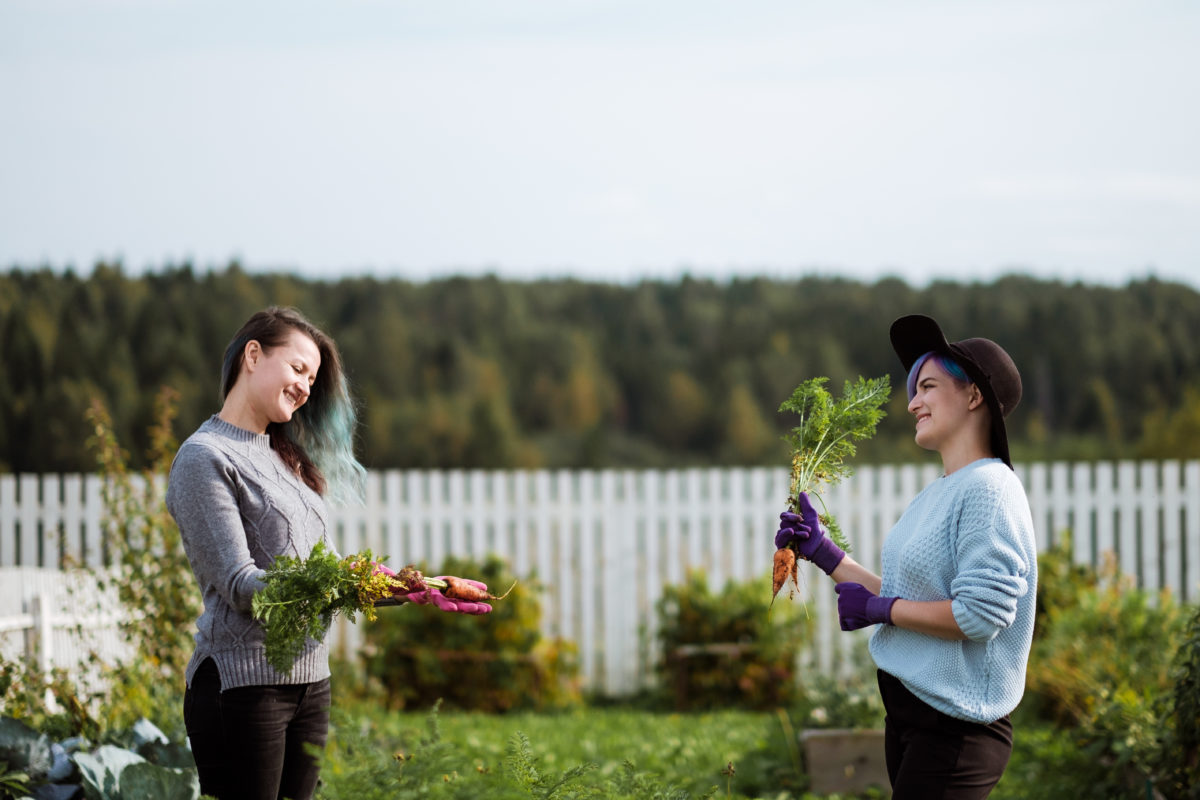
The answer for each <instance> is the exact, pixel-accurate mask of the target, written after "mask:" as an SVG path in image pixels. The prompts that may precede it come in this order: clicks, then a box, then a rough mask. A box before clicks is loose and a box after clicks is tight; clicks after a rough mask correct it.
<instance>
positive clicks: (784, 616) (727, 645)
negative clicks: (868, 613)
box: [656, 571, 806, 710]
mask: <svg viewBox="0 0 1200 800" xmlns="http://www.w3.org/2000/svg"><path fill="white" fill-rule="evenodd" d="M770 586H771V582H770V578H769V577H768V578H765V579H759V580H752V581H742V582H739V581H728V582H726V584H725V586H724V587H723V588H722V589H721V590H720V591H713V590H712V589H711V588H710V587H709V585H708V578H707V577H706V576H705V574H704V573H703V572H701V571H693V572H691V573H690V574H689V575H688V577H687V580H686V581H685V582H684V583H682V584H678V585H674V586H667V587H665V588H664V590H663V596H662V598H661V599H660V600H659V602H658V608H657V613H658V640H659V644H660V646H661V656H660V658H659V662H658V664H657V667H656V669H657V673H658V677H659V679H660V683H661V685H662V686H663V688H664V690H665V691H667V692H669V693H670V694H671V697H672V701H673V703H674V705H675V707H676V708H678V709H680V710H696V709H710V708H728V707H737V708H755V709H765V708H776V707H779V706H787V705H788V704H790V703H791V702H793V701H794V700H795V699H796V691H797V689H796V687H797V683H798V682H797V680H796V659H797V654H798V653H799V649H800V643H801V641H802V637H803V635H804V631H805V629H806V625H805V624H804V619H803V618H802V617H801V616H800V611H799V608H800V606H799V604H794V603H780V604H779V605H778V606H776V607H775V609H774V610H773V611H772V613H771V614H770V615H768V614H767V613H766V611H765V610H764V608H763V601H762V598H763V597H764V596H766V595H767V594H768V593H769V591H770Z"/></svg>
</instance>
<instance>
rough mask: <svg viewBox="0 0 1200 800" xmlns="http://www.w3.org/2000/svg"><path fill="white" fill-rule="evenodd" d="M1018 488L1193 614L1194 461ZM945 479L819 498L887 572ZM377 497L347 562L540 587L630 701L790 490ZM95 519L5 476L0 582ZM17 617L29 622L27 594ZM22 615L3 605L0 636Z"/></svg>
mask: <svg viewBox="0 0 1200 800" xmlns="http://www.w3.org/2000/svg"><path fill="white" fill-rule="evenodd" d="M1017 472H1018V475H1019V476H1020V477H1021V480H1022V481H1023V483H1024V484H1025V487H1026V490H1027V493H1028V495H1029V500H1030V505H1031V506H1032V508H1033V513H1034V520H1035V523H1036V529H1037V537H1038V544H1039V546H1040V547H1042V548H1045V547H1047V546H1049V545H1051V544H1053V543H1055V542H1056V541H1058V540H1061V538H1062V537H1063V536H1064V535H1065V532H1066V531H1068V530H1071V531H1073V536H1072V543H1073V544H1072V546H1073V552H1074V558H1075V560H1076V561H1077V562H1079V563H1086V564H1091V565H1098V564H1099V563H1100V562H1101V561H1102V559H1103V558H1104V557H1105V554H1108V553H1111V554H1113V555H1114V556H1115V557H1116V559H1117V563H1118V564H1119V566H1120V568H1121V570H1122V571H1123V572H1124V573H1126V574H1127V575H1130V576H1133V577H1134V578H1136V580H1137V582H1138V585H1140V586H1142V587H1145V588H1154V589H1160V588H1162V589H1169V590H1171V591H1172V592H1173V593H1174V594H1175V596H1176V597H1178V598H1180V599H1182V600H1184V601H1187V602H1196V601H1197V600H1200V461H1187V462H1176V461H1168V462H1119V463H1107V462H1102V463H1049V464H1040V463H1036V464H1029V465H1024V464H1018V465H1017ZM937 474H938V470H937V468H936V466H934V465H933V464H926V465H904V466H882V467H860V468H859V469H858V470H857V471H856V472H855V474H854V475H853V476H852V477H851V478H849V479H848V480H846V481H844V482H843V483H841V484H839V485H838V486H835V487H833V488H832V489H831V490H830V491H829V492H828V493H827V494H826V501H827V503H828V505H829V507H830V509H831V510H832V511H833V512H834V513H835V514H836V515H837V516H838V518H839V520H840V522H841V524H842V527H843V528H844V530H845V531H846V533H847V536H848V537H849V538H850V540H851V542H852V544H853V548H854V555H855V557H856V558H857V559H858V560H860V561H862V562H863V563H865V564H867V565H869V566H871V567H872V568H875V569H877V568H878V564H879V546H880V543H881V541H882V539H883V537H884V535H885V534H886V533H887V530H888V529H889V528H890V527H891V525H892V524H893V523H894V522H895V520H896V519H897V518H898V517H899V516H900V513H901V512H902V511H903V509H904V507H905V506H906V504H907V503H908V501H909V500H910V499H911V498H912V497H913V496H914V495H915V494H916V493H917V492H918V491H919V490H920V489H921V487H923V486H924V485H926V484H927V483H928V482H929V481H931V480H933V479H934V478H936V477H937ZM367 490H368V500H367V503H366V505H365V506H364V507H361V508H350V509H335V512H334V516H335V519H336V524H337V540H338V544H339V546H340V548H341V550H342V552H353V551H357V550H360V549H362V548H364V547H370V548H371V549H372V550H373V551H375V552H376V553H378V554H388V555H389V562H390V563H392V564H403V563H421V562H423V563H425V564H428V565H431V566H432V567H433V569H434V570H435V574H436V568H437V565H439V564H440V563H442V561H443V559H444V558H445V557H446V556H448V555H451V554H453V555H460V556H469V557H473V558H478V559H482V558H483V557H485V556H487V555H489V554H496V555H499V556H500V557H502V558H503V559H505V561H506V562H507V563H508V564H509V565H510V566H511V568H512V571H513V573H514V574H515V575H516V576H517V577H518V578H529V577H531V576H536V577H537V579H538V580H539V581H540V583H541V584H542V585H543V586H544V595H543V598H542V600H543V605H542V607H543V621H542V625H543V633H544V634H545V635H546V636H561V637H564V638H567V639H570V640H573V641H574V642H576V643H577V645H578V647H579V652H580V656H581V664H582V671H583V678H584V681H585V684H586V685H587V686H588V687H590V688H592V689H595V690H597V691H600V692H603V693H606V694H613V695H620V694H624V693H628V692H631V691H634V690H636V689H638V688H640V687H643V686H645V685H647V684H648V683H649V682H650V681H651V675H652V670H653V663H654V658H655V657H656V650H655V645H654V642H655V625H656V613H655V604H656V602H657V600H658V599H659V598H660V597H661V594H662V590H663V587H664V586H666V585H670V584H676V583H681V582H682V581H683V580H684V579H685V577H686V574H687V571H688V570H691V569H695V568H700V569H703V570H705V572H706V573H707V575H708V578H709V582H710V585H712V586H715V587H719V586H720V585H722V584H723V583H724V581H726V580H728V579H733V580H739V581H744V580H749V579H753V578H761V577H764V576H765V575H766V574H767V573H768V572H769V569H770V564H771V555H772V553H773V551H774V545H773V541H772V539H773V534H774V531H775V529H776V523H777V521H778V513H779V511H780V510H781V509H782V507H783V505H784V502H785V498H786V496H787V490H788V475H787V472H786V470H784V469H772V468H744V469H743V468H737V469H732V468H720V469H684V470H671V471H632V470H605V471H494V472H484V471H387V472H373V473H370V475H369V480H368V485H367ZM101 505H102V504H101V500H100V480H99V478H97V477H95V476H79V475H66V476H58V475H43V476H38V475H20V476H12V475H6V476H0V577H3V580H4V582H5V583H6V584H7V583H9V582H10V581H14V580H17V578H16V577H15V576H16V575H17V573H18V572H20V570H14V569H9V568H15V567H25V568H28V567H40V568H42V570H50V571H54V570H58V569H59V568H60V567H61V566H62V565H63V564H64V563H65V562H67V561H73V562H75V563H81V564H87V565H99V564H101V563H102V560H103V547H102V541H101V516H102V509H101ZM4 595H6V596H9V597H11V596H12V593H11V592H5V593H4ZM835 599H836V598H835V596H834V593H833V589H832V585H831V584H829V582H828V581H825V580H824V579H823V576H820V575H819V574H818V573H816V572H815V571H810V572H809V574H808V578H807V580H806V582H805V585H804V587H803V588H802V592H801V594H800V595H799V596H798V597H797V599H796V600H795V602H804V603H806V604H807V606H808V612H809V615H810V617H811V619H812V621H813V634H812V638H811V641H810V643H809V646H808V649H807V651H806V658H807V659H809V660H810V661H811V662H812V663H813V664H814V665H815V666H817V667H818V668H820V669H824V670H831V669H838V670H848V669H852V668H853V666H852V663H853V661H854V659H855V658H857V657H859V656H860V655H861V645H862V642H863V640H864V637H865V632H862V631H860V632H856V633H855V634H843V633H841V631H840V630H838V625H837V618H836V611H835ZM8 602H9V604H10V605H11V603H12V602H13V601H12V600H9V601H8ZM20 602H21V603H23V604H24V605H25V606H28V605H29V604H30V602H31V595H30V592H25V593H24V596H23V597H22V599H21V601H20ZM763 602H764V609H765V607H766V602H767V598H766V597H765V596H764V599H763ZM28 613H29V611H28V608H27V607H23V608H11V607H5V606H0V631H3V630H4V629H5V627H6V625H7V626H8V627H9V629H10V630H12V629H14V628H15V627H16V625H15V623H13V622H12V621H11V618H12V617H13V616H14V615H17V616H19V615H28ZM385 613H412V611H411V610H408V609H404V608H403V607H401V608H399V609H387V610H386V612H385ZM43 624H44V623H43ZM361 636H362V630H361V626H349V625H342V626H339V628H338V630H337V631H336V637H337V642H338V646H339V647H341V648H343V650H344V652H347V653H353V652H354V651H355V650H356V648H357V646H358V644H359V643H360V641H361Z"/></svg>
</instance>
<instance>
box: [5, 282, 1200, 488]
mask: <svg viewBox="0 0 1200 800" xmlns="http://www.w3.org/2000/svg"><path fill="white" fill-rule="evenodd" d="M273 304H276V305H290V306H295V307H297V308H299V309H300V310H301V311H303V312H304V313H305V314H306V315H307V316H308V317H309V318H310V319H312V320H313V321H314V322H315V323H317V324H318V325H319V326H321V327H322V328H324V329H325V330H326V331H327V332H329V333H330V334H331V335H332V336H333V337H334V338H335V339H336V340H337V342H338V344H339V346H340V347H341V350H342V355H343V359H344V361H345V364H346V368H347V371H348V374H349V377H350V380H351V385H352V391H353V392H354V394H355V397H356V399H357V400H358V401H359V403H360V405H361V408H360V412H361V420H362V425H361V426H360V431H359V442H358V443H357V446H358V452H359V454H360V457H361V459H362V461H363V463H364V464H365V465H367V466H368V467H369V468H375V469H384V468H397V467H431V468H452V467H453V468H508V467H520V468H531V467H551V468H556V467H610V466H613V467H618V466H619V467H671V466H687V465H701V464H702V465H762V464H765V465H784V464H785V463H786V455H787V454H786V446H785V445H784V444H783V442H782V440H781V438H780V437H781V435H782V433H783V432H784V431H785V430H786V429H787V428H788V427H789V426H790V425H791V424H792V422H793V421H792V420H791V419H789V416H788V415H787V414H781V413H779V412H778V407H779V404H780V403H781V402H782V401H783V400H784V399H785V398H786V397H787V396H788V395H789V394H790V393H791V390H792V389H793V388H794V387H795V386H796V385H797V384H799V383H800V382H801V381H803V380H805V379H807V378H810V377H813V376H817V375H826V376H828V377H829V378H830V380H831V383H830V386H831V387H832V388H833V389H834V390H835V391H840V387H841V385H842V383H843V382H844V381H845V380H847V379H853V378H856V377H857V376H859V375H863V376H867V377H876V376H880V375H883V374H890V375H891V378H892V384H893V387H894V389H893V394H892V401H891V403H890V405H889V410H888V416H887V418H886V419H885V420H884V422H883V424H882V425H881V426H880V429H879V433H878V435H877V436H876V437H875V438H874V439H872V440H871V441H869V442H867V443H865V444H863V445H862V446H861V447H860V458H861V459H863V460H865V461H870V462H877V463H879V462H908V461H914V460H918V459H922V458H926V457H928V456H926V455H924V454H923V453H922V451H920V450H919V449H918V448H917V447H916V446H915V445H914V444H913V443H912V420H911V417H910V416H909V415H908V413H907V412H906V411H905V406H906V398H905V396H904V390H903V381H904V376H903V375H902V374H901V372H900V368H899V363H898V361H897V359H896V357H895V355H894V354H893V353H892V350H891V347H890V345H889V344H888V327H889V325H890V324H891V322H892V320H893V319H895V318H896V317H898V316H901V315H903V314H908V313H927V314H930V315H932V316H934V317H935V318H937V319H938V320H939V322H941V324H942V326H943V329H944V330H946V332H947V333H948V335H949V336H950V337H951V338H952V339H959V338H966V337H968V336H986V337H989V338H992V339H995V340H996V341H998V342H1000V343H1001V344H1002V345H1003V346H1004V347H1005V348H1006V349H1007V350H1008V351H1009V352H1010V353H1011V354H1012V356H1013V358H1014V359H1015V360H1016V362H1017V364H1018V365H1019V367H1020V368H1021V371H1022V375H1023V378H1024V384H1025V396H1024V399H1023V401H1022V403H1021V406H1020V407H1019V408H1018V409H1017V410H1016V411H1015V412H1014V414H1013V416H1012V417H1010V420H1009V431H1010V437H1011V439H1012V444H1013V454H1014V458H1015V459H1018V460H1024V461H1032V460H1049V459H1060V458H1061V459H1072V460H1074V459H1116V458H1130V457H1141V458H1178V457H1196V455H1197V454H1200V345H1198V342H1200V293H1198V292H1197V291H1196V290H1194V289H1192V288H1190V287H1188V286H1186V285H1180V284H1175V283H1167V282H1162V281H1159V280H1156V279H1147V280H1141V281H1135V282H1131V283H1129V284H1127V285H1126V286H1123V287H1105V286H1096V285H1087V284H1081V283H1065V282H1059V281H1051V280H1042V279H1035V278H1032V277H1028V276H1024V275H1010V276H1007V277H1004V278H1001V279H998V280H996V281H993V282H990V283H956V282H937V283H933V284H930V285H929V286H927V287H924V288H916V287H912V286H910V285H908V284H907V283H905V282H904V281H902V280H900V279H896V278H888V279H883V280H879V281H877V282H873V283H864V282H857V281H852V280H844V279H838V278H829V277H802V278H798V279H795V280H781V279H767V278H745V279H734V280H731V281H713V280H706V279H695V278H691V277H683V278H681V279H678V280H673V281H661V280H646V281H642V282H639V283H635V284H611V283H600V282H584V281H578V280H569V279H547V280H538V281H509V280H501V279H499V278H496V277H479V278H464V277H454V278H445V279H438V280H430V281H425V282H410V281H405V280H400V279H389V280H381V279H376V278H371V277H347V278H342V279H338V280H314V279H305V278H300V277H296V276H293V275H288V274H282V273H277V274H257V273H254V274H252V273H248V272H246V271H245V270H243V269H242V268H241V267H240V266H238V265H237V264H231V265H229V266H228V267H226V268H224V269H223V270H210V271H197V270H194V269H193V268H191V267H190V266H186V265H185V266H181V267H168V268H165V269H163V270H160V271H156V272H150V273H146V274H139V275H128V274H126V273H125V272H124V270H123V269H122V268H121V266H120V265H114V264H105V263H101V264H97V265H96V266H95V267H94V268H93V269H92V271H91V274H90V275H87V276H81V275H78V274H76V273H74V272H73V271H70V270H68V271H65V272H64V271H58V270H51V269H48V268H42V269H17V268H13V269H10V270H9V271H8V272H7V273H0V376H2V378H3V380H2V381H0V471H9V472H75V471H89V470H91V469H93V467H94V459H93V456H92V455H91V454H90V450H89V447H88V438H89V436H90V431H89V429H88V424H87V422H86V420H85V415H84V412H85V409H86V408H87V407H88V405H89V403H90V402H91V400H92V399H93V398H98V399H100V400H101V401H102V402H103V403H104V404H105V406H106V407H107V408H108V409H109V411H110V413H111V414H112V418H113V424H114V430H115V431H116V433H117V435H118V436H119V437H120V440H121V441H123V442H129V443H133V448H132V449H133V450H134V452H132V453H131V454H130V455H131V457H132V460H133V462H134V463H135V464H136V463H137V462H138V461H139V460H140V459H141V458H143V456H142V452H141V451H142V450H144V449H145V445H146V444H147V442H146V441H145V437H146V435H147V434H146V431H147V430H148V428H149V426H150V419H151V410H152V404H153V401H154V397H155V395H156V394H157V392H158V389H159V388H160V387H161V386H163V385H169V386H171V387H173V388H175V389H176V390H178V391H179V393H180V396H181V401H180V403H181V405H180V409H179V410H180V413H179V416H178V418H177V420H176V425H177V431H176V433H177V434H178V435H179V436H181V437H182V436H186V435H187V434H188V433H190V432H191V431H192V430H193V429H194V428H195V427H196V426H197V425H198V424H199V423H200V422H201V421H202V420H203V419H205V418H206V417H207V416H208V415H210V414H212V413H214V412H215V411H216V410H218V409H219V398H218V389H219V373H220V361H221V356H222V353H223V351H224V348H225V346H226V344H227V343H228V341H229V339H230V338H231V337H232V335H233V333H234V331H236V330H237V328H238V327H239V326H240V325H241V324H242V323H243V322H244V321H245V319H246V318H247V317H249V315H250V314H252V313H253V312H254V311H256V310H258V309H260V308H263V307H265V306H267V305H273Z"/></svg>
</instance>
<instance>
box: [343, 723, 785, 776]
mask: <svg viewBox="0 0 1200 800" xmlns="http://www.w3.org/2000/svg"><path fill="white" fill-rule="evenodd" d="M431 724H432V727H431ZM785 726H787V727H786V728H785ZM790 726H791V723H790V720H787V719H786V715H781V714H777V713H763V712H746V711H718V712H708V713H696V714H671V713H653V712H645V711H635V710H627V709H587V710H579V711H572V712H563V713H559V714H535V713H515V714H504V715H490V714H479V713H469V712H459V711H440V712H438V713H436V714H433V715H431V714H430V713H429V712H421V713H410V712H404V713H395V712H391V713H389V712H383V711H379V710H377V709H372V708H371V707H369V706H366V705H355V706H354V707H351V708H343V709H341V710H339V711H338V712H336V713H335V718H334V725H333V729H332V736H331V747H330V755H329V758H328V761H327V763H326V766H325V770H324V771H323V780H324V781H325V784H326V786H325V788H324V789H323V792H324V794H323V795H322V797H325V798H330V800H334V798H341V797H346V798H351V797H352V798H354V800H373V797H374V796H375V795H372V794H370V792H372V791H374V790H375V788H377V787H380V786H381V785H382V787H385V789H384V790H385V791H387V792H389V793H388V794H386V795H384V794H379V795H378V796H380V797H383V796H387V797H390V798H392V797H394V798H400V797H407V796H412V797H418V796H421V797H424V796H428V797H458V796H462V797H487V798H496V799H497V800H499V799H500V798H507V797H513V798H520V797H541V796H547V797H549V796H555V797H575V796H589V795H587V791H590V790H593V789H594V790H596V791H597V792H598V794H597V795H596V796H603V797H613V798H617V797H638V798H649V797H654V796H660V797H664V798H666V797H672V798H693V797H704V796H713V797H717V798H725V797H728V798H742V799H743V800H745V799H746V798H771V799H772V800H777V799H778V800H782V798H789V797H792V798H796V797H801V796H802V795H803V789H804V787H805V785H806V784H807V779H806V777H805V775H804V773H803V771H802V768H801V765H800V762H799V760H798V759H799V757H800V756H799V752H798V750H796V749H795V745H794V742H795V741H796V739H795V731H794V730H790ZM522 737H523V739H522ZM523 741H527V743H528V749H527V752H526V753H524V754H522V753H521V752H520V751H521V748H522V746H523V745H522V742H523ZM514 751H516V754H515V755H514ZM525 756H528V759H526V758H525ZM525 760H529V761H531V762H532V763H533V764H534V765H535V767H536V769H537V771H538V774H539V775H545V776H549V779H550V780H551V781H552V780H556V779H558V778H559V777H561V776H563V775H564V774H567V773H569V772H570V771H571V770H573V769H576V768H580V767H586V768H587V771H586V773H585V774H581V775H580V776H578V779H577V781H576V782H575V784H574V786H575V787H576V790H577V791H578V792H580V793H579V794H572V793H562V794H557V795H550V794H546V795H543V794H538V793H537V791H529V790H528V787H523V786H521V785H520V783H521V781H520V780H519V779H517V778H516V777H514V772H515V771H516V769H518V768H520V766H521V764H520V762H523V761H525ZM514 762H517V763H514ZM730 764H732V765H733V774H732V775H728V774H725V773H727V772H728V767H729V765H730ZM364 773H365V774H366V775H370V776H371V777H372V780H370V781H367V782H365V785H363V786H360V785H359V784H362V783H364V781H363V780H362V778H363V777H364ZM380 781H382V784H380ZM397 781H398V782H399V784H400V785H399V786H397V785H396V782H397ZM421 784H424V786H425V791H424V792H423V793H417V791H416V790H417V787H418V786H419V785H421ZM626 789H627V790H629V791H628V792H624V793H623V792H622V790H626ZM405 792H411V793H410V794H405ZM656 792H657V793H658V794H657V795H656V794H655V793H656ZM672 792H674V793H672Z"/></svg>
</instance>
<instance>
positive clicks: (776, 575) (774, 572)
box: [771, 547, 797, 602]
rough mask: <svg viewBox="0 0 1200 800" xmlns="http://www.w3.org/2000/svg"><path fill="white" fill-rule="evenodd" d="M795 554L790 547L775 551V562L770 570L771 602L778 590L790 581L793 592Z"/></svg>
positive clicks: (794, 583) (794, 584)
mask: <svg viewBox="0 0 1200 800" xmlns="http://www.w3.org/2000/svg"><path fill="white" fill-rule="evenodd" d="M796 577H797V575H796V554H795V552H793V551H792V548H790V547H781V548H779V549H778V550H776V551H775V560H774V564H773V566H772V568H771V600H772V602H773V601H774V599H775V595H777V594H779V590H780V589H782V588H783V585H784V584H785V583H787V580H788V578H791V579H792V586H793V591H794V590H795V589H794V587H795V586H796Z"/></svg>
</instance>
